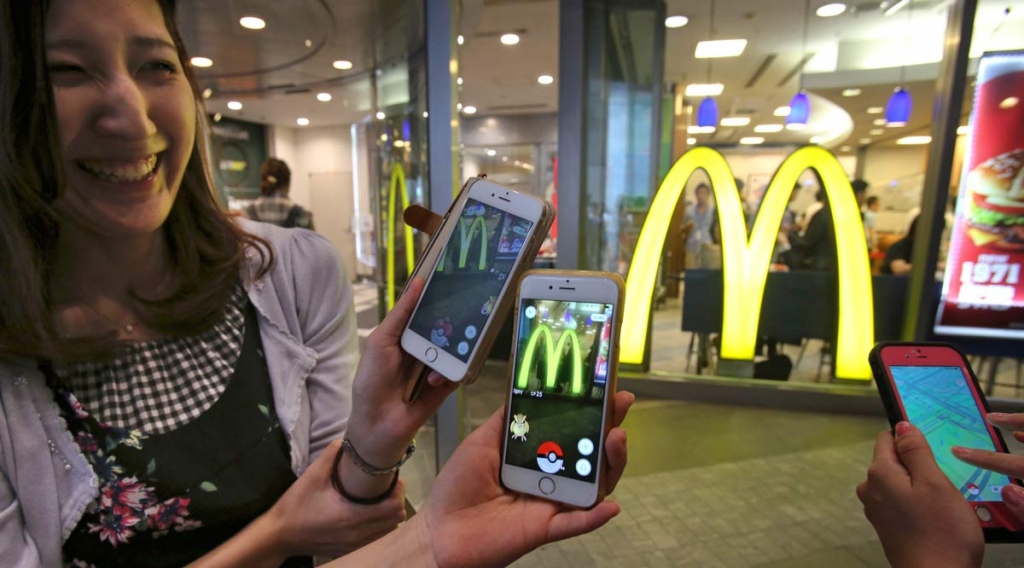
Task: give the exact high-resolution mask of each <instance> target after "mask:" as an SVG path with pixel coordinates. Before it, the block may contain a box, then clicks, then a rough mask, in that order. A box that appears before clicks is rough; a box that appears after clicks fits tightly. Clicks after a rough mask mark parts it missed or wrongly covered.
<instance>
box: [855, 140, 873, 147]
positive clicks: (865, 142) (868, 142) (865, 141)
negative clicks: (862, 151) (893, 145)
mask: <svg viewBox="0 0 1024 568" xmlns="http://www.w3.org/2000/svg"><path fill="white" fill-rule="evenodd" d="M857 142H858V143H859V144H860V145H861V146H865V145H867V144H870V143H871V139H870V138H861V139H860V140H858V141H857Z"/></svg>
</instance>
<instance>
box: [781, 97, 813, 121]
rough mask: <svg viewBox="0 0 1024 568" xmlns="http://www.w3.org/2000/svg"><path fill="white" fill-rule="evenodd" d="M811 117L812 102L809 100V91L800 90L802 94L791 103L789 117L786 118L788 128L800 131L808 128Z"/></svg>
mask: <svg viewBox="0 0 1024 568" xmlns="http://www.w3.org/2000/svg"><path fill="white" fill-rule="evenodd" d="M810 117H811V100H810V99H809V98H807V91H804V90H803V89H800V92H799V93H797V94H796V96H794V97H793V100H791V101H789V116H787V117H786V126H787V127H788V128H789V129H790V130H800V129H802V128H806V127H807V120H808V119H809V118H810Z"/></svg>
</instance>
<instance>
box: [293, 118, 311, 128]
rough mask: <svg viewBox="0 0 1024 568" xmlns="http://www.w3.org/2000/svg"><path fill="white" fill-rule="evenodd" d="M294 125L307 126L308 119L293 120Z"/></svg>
mask: <svg viewBox="0 0 1024 568" xmlns="http://www.w3.org/2000/svg"><path fill="white" fill-rule="evenodd" d="M295 124H298V125H299V126H309V119H308V118H297V119H295Z"/></svg>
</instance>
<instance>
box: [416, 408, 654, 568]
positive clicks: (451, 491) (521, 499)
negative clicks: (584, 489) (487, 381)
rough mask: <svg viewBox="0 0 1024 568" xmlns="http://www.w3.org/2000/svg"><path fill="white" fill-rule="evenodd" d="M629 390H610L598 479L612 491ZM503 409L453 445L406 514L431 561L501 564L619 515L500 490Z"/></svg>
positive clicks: (611, 506) (610, 508)
mask: <svg viewBox="0 0 1024 568" xmlns="http://www.w3.org/2000/svg"><path fill="white" fill-rule="evenodd" d="M633 398H634V397H633V395H632V394H631V393H628V392H619V393H618V394H616V395H615V404H614V408H613V416H612V426H613V428H612V429H611V431H610V432H609V433H608V437H607V438H606V440H605V457H606V458H607V459H606V468H605V470H604V484H605V488H606V492H607V493H609V494H610V493H611V492H612V490H613V489H615V486H616V484H618V482H619V479H620V478H621V477H622V472H623V470H624V469H625V467H626V432H625V431H624V430H622V429H621V428H619V427H618V426H619V425H620V424H621V423H622V420H623V419H624V418H625V417H626V413H627V412H628V411H629V407H630V405H632V404H633ZM504 432H505V427H504V412H503V409H502V410H499V411H498V412H495V413H494V414H493V415H492V416H491V418H490V419H489V420H488V421H487V422H486V423H485V424H484V425H483V426H481V427H480V428H478V429H477V430H475V431H474V432H473V433H472V434H470V435H469V436H468V437H467V438H466V439H465V440H464V441H463V442H462V444H460V445H459V447H458V449H456V450H455V453H454V454H453V455H452V457H451V459H450V460H448V463H446V464H445V465H444V469H442V470H441V473H440V474H439V475H438V477H437V480H436V481H435V482H434V486H433V488H432V489H431V491H430V496H429V497H428V498H427V503H426V505H425V506H424V508H423V511H422V512H421V513H420V514H418V515H416V516H415V517H413V519H414V521H416V522H417V523H423V524H424V525H425V527H426V529H425V530H426V533H427V534H426V541H427V542H429V545H430V547H431V549H432V551H433V556H434V560H435V561H436V563H437V565H438V566H444V567H446V568H452V567H460V566H466V567H474V568H475V567H479V566H505V565H507V564H509V563H511V562H512V561H514V560H515V559H516V558H519V557H520V556H522V555H523V554H526V553H527V552H529V551H531V550H533V549H535V548H537V547H538V546H540V545H542V544H545V543H548V542H553V541H556V540H562V539H565V538H569V537H572V536H576V535H580V534H583V533H587V532H590V531H593V530H594V529H597V528H598V527H600V526H601V525H603V524H605V523H607V522H608V521H609V520H611V518H612V517H614V516H615V515H617V514H618V513H619V505H618V504H617V503H614V502H611V501H603V502H601V503H598V504H597V506H595V507H594V508H592V509H590V510H587V511H582V510H578V509H570V508H568V507H565V506H562V505H559V504H557V503H553V502H550V501H545V500H542V499H536V498H533V497H528V496H525V495H520V494H518V493H513V492H511V491H508V490H506V489H504V488H503V487H502V486H501V483H500V481H499V474H500V469H501V463H500V462H501V444H502V440H503V439H504Z"/></svg>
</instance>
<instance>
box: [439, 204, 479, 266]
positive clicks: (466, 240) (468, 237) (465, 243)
mask: <svg viewBox="0 0 1024 568" xmlns="http://www.w3.org/2000/svg"><path fill="white" fill-rule="evenodd" d="M467 226H468V227H469V229H468V230H467V229H466V227H467ZM478 229H479V230H478ZM477 234H479V235H480V260H479V261H478V262H477V268H478V269H479V270H486V269H487V222H486V221H484V218H483V217H476V218H474V219H473V220H472V221H470V220H469V219H465V218H460V219H459V237H460V238H459V245H460V246H459V265H458V267H459V268H465V267H466V262H468V261H469V246H470V244H471V243H472V242H473V237H474V236H476V235H477ZM447 256H448V254H447V251H445V254H444V255H442V256H441V260H440V261H438V263H437V270H438V271H439V272H440V271H442V270H444V263H445V260H446V259H447V258H446V257H447Z"/></svg>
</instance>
